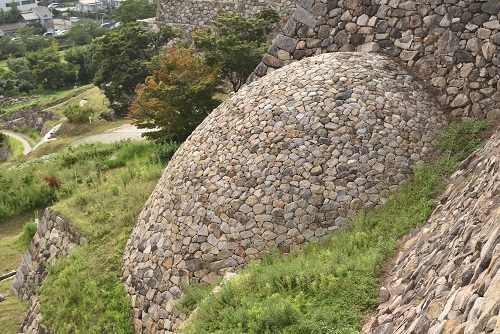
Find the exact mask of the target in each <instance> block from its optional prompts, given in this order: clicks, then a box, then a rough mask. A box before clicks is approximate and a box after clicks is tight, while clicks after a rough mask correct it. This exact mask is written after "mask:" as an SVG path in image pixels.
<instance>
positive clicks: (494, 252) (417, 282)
mask: <svg viewBox="0 0 500 334" xmlns="http://www.w3.org/2000/svg"><path fill="white" fill-rule="evenodd" d="M499 157H500V128H499V129H497V131H496V134H494V135H493V137H492V138H491V139H490V141H489V142H488V144H487V145H486V147H484V148H483V149H481V150H479V151H477V152H475V153H474V154H473V155H471V156H470V157H469V158H468V159H466V160H465V161H464V162H463V163H462V165H461V166H460V170H459V171H458V172H456V173H455V174H453V176H452V178H451V184H450V186H449V187H448V189H447V191H446V192H445V194H444V195H443V197H442V198H441V200H440V204H439V205H438V207H437V208H436V210H435V211H434V213H433V214H432V216H431V217H430V218H429V221H428V222H427V224H426V225H425V226H423V227H422V229H421V230H420V231H418V232H416V233H415V234H414V235H413V236H411V237H409V238H408V239H407V240H406V242H405V244H404V247H403V249H402V250H401V251H400V253H399V254H398V256H397V261H396V263H395V264H394V267H393V268H392V270H391V271H390V273H389V275H388V279H387V282H386V283H385V287H383V288H382V289H381V294H380V298H381V302H382V303H381V305H380V306H379V307H378V309H377V312H376V314H375V315H374V316H373V317H372V319H371V321H370V322H369V323H367V324H366V326H365V327H364V331H363V332H364V333H374V334H375V333H450V334H451V333H456V334H458V333H464V334H469V333H470V334H473V333H500V317H499V312H500V159H499Z"/></svg>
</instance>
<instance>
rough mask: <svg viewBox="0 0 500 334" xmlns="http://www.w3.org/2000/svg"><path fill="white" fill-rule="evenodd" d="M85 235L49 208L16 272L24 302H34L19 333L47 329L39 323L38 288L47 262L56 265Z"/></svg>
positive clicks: (14, 284) (17, 286)
mask: <svg viewBox="0 0 500 334" xmlns="http://www.w3.org/2000/svg"><path fill="white" fill-rule="evenodd" d="M84 243H85V239H84V238H83V237H82V236H81V235H80V233H79V232H78V231H77V230H76V229H75V227H74V226H73V225H71V224H70V223H68V222H67V221H66V220H64V219H63V218H61V217H60V215H59V214H57V213H56V212H54V211H52V210H51V209H50V208H47V209H46V210H45V212H44V214H43V216H42V218H41V220H40V224H39V226H38V229H37V231H36V234H35V236H34V237H33V240H32V241H31V244H30V247H29V250H28V251H27V252H26V255H25V256H24V259H23V262H22V264H21V266H20V267H19V269H18V270H17V272H16V276H15V278H14V281H13V282H12V286H13V287H14V289H15V291H16V293H17V295H18V296H19V298H20V299H22V300H23V301H24V302H26V303H29V304H30V311H29V313H28V315H27V316H26V318H25V321H24V323H23V326H22V327H21V329H20V330H19V333H44V332H43V331H45V332H46V331H47V329H46V328H45V327H44V326H43V325H42V324H40V323H39V321H40V318H41V315H40V304H39V301H38V298H37V296H36V295H35V289H36V288H38V287H40V286H41V285H42V282H43V280H44V279H45V277H46V276H47V268H46V266H47V265H51V266H53V265H55V263H56V261H57V259H59V258H61V257H67V256H69V254H70V253H71V252H72V251H74V250H75V249H76V248H77V247H78V246H81V245H83V244H84Z"/></svg>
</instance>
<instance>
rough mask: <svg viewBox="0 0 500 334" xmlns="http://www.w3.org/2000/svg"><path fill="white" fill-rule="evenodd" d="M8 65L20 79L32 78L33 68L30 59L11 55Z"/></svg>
mask: <svg viewBox="0 0 500 334" xmlns="http://www.w3.org/2000/svg"><path fill="white" fill-rule="evenodd" d="M7 67H8V68H9V70H11V72H12V73H14V74H15V77H16V78H17V79H20V80H23V79H24V80H28V81H29V80H30V79H31V70H30V68H29V64H28V61H27V60H26V59H25V58H13V57H10V58H9V59H8V60H7Z"/></svg>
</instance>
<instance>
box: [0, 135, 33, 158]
mask: <svg viewBox="0 0 500 334" xmlns="http://www.w3.org/2000/svg"><path fill="white" fill-rule="evenodd" d="M0 132H2V133H4V134H5V135H7V136H9V137H12V138H14V139H16V140H19V141H20V142H21V144H22V145H23V154H24V155H27V154H29V153H30V152H31V151H32V150H33V147H34V146H35V145H36V143H35V141H34V140H33V139H32V138H30V137H29V136H26V135H24V134H22V133H18V132H13V131H9V130H0Z"/></svg>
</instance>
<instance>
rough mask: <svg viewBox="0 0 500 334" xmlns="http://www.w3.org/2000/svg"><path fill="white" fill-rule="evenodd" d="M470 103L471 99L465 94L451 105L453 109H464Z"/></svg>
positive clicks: (459, 96)
mask: <svg viewBox="0 0 500 334" xmlns="http://www.w3.org/2000/svg"><path fill="white" fill-rule="evenodd" d="M469 103H470V100H469V97H468V96H467V95H465V94H459V95H457V96H456V97H455V98H454V99H453V101H452V102H451V103H450V106H451V107H452V108H462V107H465V106H466V105H468V104H469Z"/></svg>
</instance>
